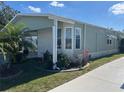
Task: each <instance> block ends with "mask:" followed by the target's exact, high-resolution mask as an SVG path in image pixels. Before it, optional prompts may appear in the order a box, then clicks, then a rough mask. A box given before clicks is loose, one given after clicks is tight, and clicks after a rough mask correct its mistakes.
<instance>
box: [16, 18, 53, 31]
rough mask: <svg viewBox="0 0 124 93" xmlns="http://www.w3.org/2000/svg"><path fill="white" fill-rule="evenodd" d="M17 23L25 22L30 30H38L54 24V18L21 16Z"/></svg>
mask: <svg viewBox="0 0 124 93" xmlns="http://www.w3.org/2000/svg"><path fill="white" fill-rule="evenodd" d="M19 19H20V20H18V21H17V22H15V23H24V24H25V25H26V26H27V27H28V28H29V30H37V29H42V28H47V27H52V26H53V20H50V19H48V17H33V16H21V17H20V18H19Z"/></svg>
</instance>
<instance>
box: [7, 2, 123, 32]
mask: <svg viewBox="0 0 124 93" xmlns="http://www.w3.org/2000/svg"><path fill="white" fill-rule="evenodd" d="M5 3H6V4H7V5H10V6H11V7H12V8H14V9H16V10H19V11H21V13H52V14H56V15H60V16H64V17H68V18H72V19H76V20H79V21H82V22H87V23H91V24H95V25H98V26H102V27H107V28H111V27H112V28H114V29H115V30H122V29H124V2H117V1H114V2H112V1H108V2H105V1H101V2H100V1H92V2H91V1H87V2H86V1H73V2H72V1H63V2H61V1H57V2H56V1H54V2H52V1H37V2H36V1H6V2H5Z"/></svg>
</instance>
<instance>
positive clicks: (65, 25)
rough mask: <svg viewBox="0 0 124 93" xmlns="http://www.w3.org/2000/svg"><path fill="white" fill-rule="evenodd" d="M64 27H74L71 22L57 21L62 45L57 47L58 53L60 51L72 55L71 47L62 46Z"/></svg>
mask: <svg viewBox="0 0 124 93" xmlns="http://www.w3.org/2000/svg"><path fill="white" fill-rule="evenodd" d="M65 27H74V25H73V24H70V23H65V22H59V23H58V28H61V30H62V31H61V43H62V46H61V49H58V53H60V52H62V53H65V54H67V55H68V56H72V54H73V50H72V49H65V48H64V46H65V45H64V43H65V41H64V32H65V29H64V28H65Z"/></svg>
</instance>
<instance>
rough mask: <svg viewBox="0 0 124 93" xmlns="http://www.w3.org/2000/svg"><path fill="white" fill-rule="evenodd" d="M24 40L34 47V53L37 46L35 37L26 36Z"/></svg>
mask: <svg viewBox="0 0 124 93" xmlns="http://www.w3.org/2000/svg"><path fill="white" fill-rule="evenodd" d="M25 40H26V41H28V42H30V43H32V44H33V45H34V46H35V47H36V51H37V46H38V39H37V36H26V37H25Z"/></svg>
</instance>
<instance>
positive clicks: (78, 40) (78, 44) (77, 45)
mask: <svg viewBox="0 0 124 93" xmlns="http://www.w3.org/2000/svg"><path fill="white" fill-rule="evenodd" d="M75 48H76V49H80V48H81V29H80V28H75Z"/></svg>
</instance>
